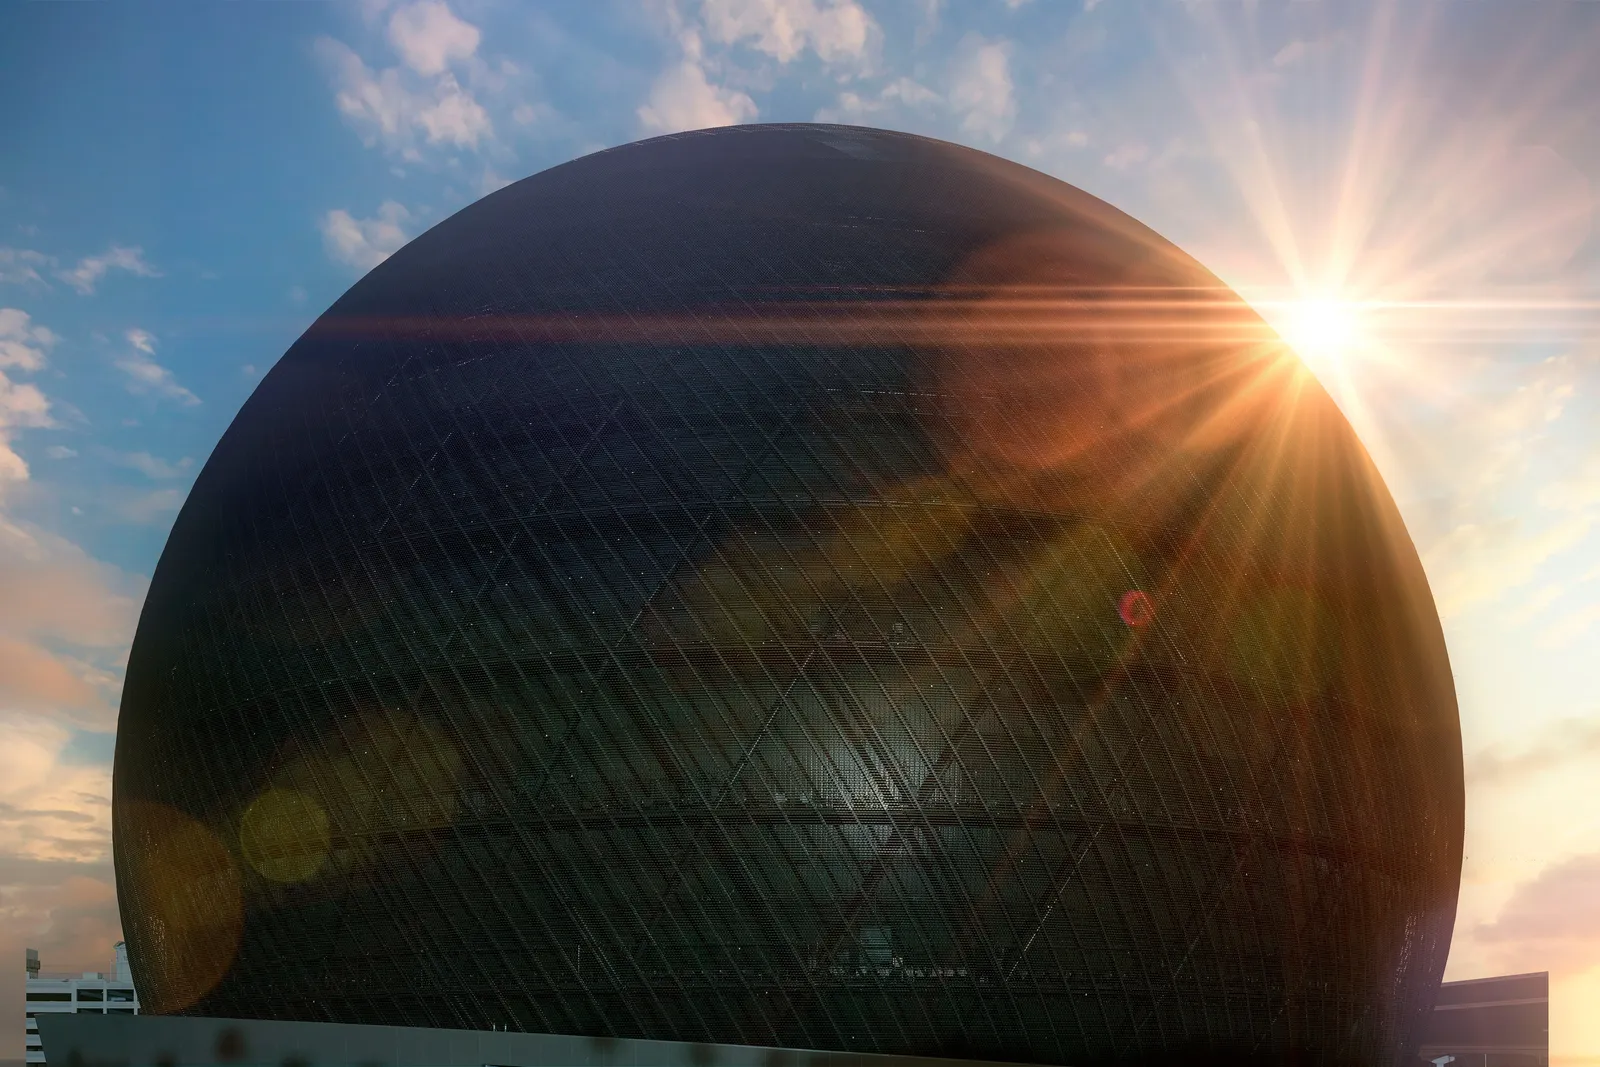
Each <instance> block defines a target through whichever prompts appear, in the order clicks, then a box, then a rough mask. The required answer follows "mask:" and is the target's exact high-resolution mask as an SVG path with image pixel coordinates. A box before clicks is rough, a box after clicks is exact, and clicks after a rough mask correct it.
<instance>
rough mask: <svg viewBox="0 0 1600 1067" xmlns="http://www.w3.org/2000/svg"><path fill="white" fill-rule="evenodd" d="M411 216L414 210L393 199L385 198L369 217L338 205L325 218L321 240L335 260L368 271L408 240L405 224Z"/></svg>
mask: <svg viewBox="0 0 1600 1067" xmlns="http://www.w3.org/2000/svg"><path fill="white" fill-rule="evenodd" d="M410 219H411V212H409V211H407V210H406V209H405V207H404V206H403V205H401V204H399V203H396V202H395V201H393V200H385V201H384V202H383V203H382V204H381V205H379V207H378V213H377V215H375V216H373V217H372V218H370V219H358V218H356V217H354V216H353V215H351V214H350V213H349V212H348V211H345V210H343V209H342V208H339V209H335V210H333V211H330V212H328V213H327V214H326V215H324V216H323V217H322V241H323V244H324V245H325V246H326V247H327V250H328V255H329V256H331V257H333V259H334V261H335V262H337V263H344V264H348V265H349V266H352V267H355V268H356V269H357V270H360V271H369V270H371V269H372V268H373V267H376V266H377V265H378V264H379V263H382V262H383V261H384V260H386V259H388V258H389V256H390V255H392V254H393V253H394V252H395V251H396V250H397V249H398V248H399V247H400V246H401V245H403V244H405V243H406V240H407V238H406V232H405V229H404V225H403V224H404V223H406V222H409V221H410Z"/></svg>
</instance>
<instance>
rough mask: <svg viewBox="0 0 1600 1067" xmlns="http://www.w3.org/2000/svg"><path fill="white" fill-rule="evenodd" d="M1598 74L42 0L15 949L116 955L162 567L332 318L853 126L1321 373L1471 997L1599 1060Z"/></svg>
mask: <svg viewBox="0 0 1600 1067" xmlns="http://www.w3.org/2000/svg"><path fill="white" fill-rule="evenodd" d="M1596 55H1600V5H1596V4H1587V3H1556V2H1549V3H1540V4H1528V3H1511V2H1503V3H1490V2H1483V3H1472V4H1467V3H1436V2H1431V0H1408V2H1406V3H1403V4H1401V3H1398V2H1391V3H1384V2H1381V0H1339V2H1337V3H1333V2H1329V3H1317V2H1306V0H1302V2H1292V3H1268V2H1264V0H1263V2H1261V3H1245V2H1244V0H1226V2H1223V0H1216V2H1212V0H1167V2H1136V0H1098V2H1097V0H1056V2H1052V0H1022V2H1017V0H961V2H959V3H958V2H955V0H942V2H941V0H894V2H890V0H653V2H647V3H646V2H607V0H591V2H586V3H576V2H574V3H550V4H542V5H536V4H524V3H505V2H478V0H448V2H443V0H401V2H389V3H385V2H381V0H372V2H368V3H351V4H348V5H336V4H316V5H312V4H251V5H242V4H241V5H226V6H220V5H219V6H212V5H199V4H179V3H174V4H163V5H137V6H135V5H125V6H118V5H8V6H5V7H0V99H4V100H7V101H10V102H11V106H9V107H7V108H6V109H4V117H3V118H0V143H3V144H4V146H5V148H4V150H3V151H0V375H3V376H4V377H3V378H0V730H4V731H5V733H4V736H5V738H6V739H7V740H6V743H5V744H4V745H0V953H11V952H13V948H14V943H15V950H16V951H20V947H21V944H22V942H23V941H26V942H27V943H29V944H33V945H36V946H37V947H40V948H41V949H42V950H44V954H45V956H46V958H47V965H49V961H54V963H55V965H56V966H59V967H62V968H69V967H70V968H79V969H81V968H86V967H95V966H99V965H101V961H102V959H103V958H104V957H106V956H107V954H108V952H109V944H110V941H111V940H112V939H113V938H114V936H115V935H116V931H117V923H116V917H115V908H114V897H113V890H112V887H111V883H110V879H109V866H108V856H109V831H108V813H109V806H108V803H107V799H106V798H107V797H109V763H110V738H111V736H112V734H111V731H112V730H113V729H114V724H115V707H116V700H117V693H118V688H119V686H120V682H121V665H122V663H123V660H124V659H125V657H126V653H127V647H128V643H129V642H130V641H131V637H132V632H133V626H134V624H135V621H136V618H137V611H138V606H139V603H140V599H141V597H142V595H143V589H144V583H145V580H146V577H147V576H148V575H149V574H150V572H151V570H152V569H153V568H154V565H155V562H156V559H157V558H158V556H159V553H160V550H161V547H162V544H163V542H164V540H165V537H166V533H167V529H168V528H169V526H170V523H171V521H172V518H173V515H174V514H175V513H176V510H177V507H178V506H179V505H180V504H181V502H182V499H183V496H184V494H185V493H186V491H187V489H188V486H189V484H190V483H191V481H192V479H193V477H194V475H195V473H196V471H197V469H198V468H199V466H201V465H202V464H203V463H204V462H205V458H206V456H207V455H208V454H209V452H210V450H211V448H212V446H213V445H214V444H215V442H216V440H217V439H218V437H219V436H220V435H221V433H222V432H223V430H224V429H225V428H226V427H227V425H228V423H229V421H230V420H231V419H232V417H233V415H234V413H235V412H236V411H237V410H238V408H239V405H240V404H241V403H242V402H243V401H244V399H245V397H247V396H248V395H249V393H250V390H251V389H252V388H253V387H254V384H255V383H256V381H258V380H259V377H260V375H261V374H262V373H263V372H264V371H265V370H266V369H267V368H268V367H270V366H271V364H272V363H273V361H274V360H275V359H276V358H277V357H278V356H279V355H280V354H281V353H282V352H283V351H284V350H285V349H286V348H287V347H288V346H289V344H290V343H291V342H292V341H293V340H294V338H295V337H297V336H298V335H299V333H300V332H301V331H302V330H303V329H305V327H306V326H307V325H308V324H309V323H310V322H311V320H312V319H313V318H314V317H315V316H316V314H317V313H318V312H320V310H321V309H323V308H325V307H326V306H328V304H330V303H331V302H332V301H333V300H334V299H335V298H336V297H337V296H338V295H339V294H340V293H341V292H342V291H343V290H344V289H345V288H346V287H347V286H349V285H350V284H351V283H352V282H353V281H354V280H355V279H356V278H358V277H359V276H360V275H361V273H362V272H363V271H365V270H366V269H368V268H370V267H371V266H372V265H373V264H375V263H376V262H378V261H380V260H381V258H382V257H383V256H385V255H387V254H388V253H390V252H392V251H393V250H394V249H395V248H397V247H399V246H400V245H401V244H402V243H404V241H406V240H408V239H409V238H411V237H414V236H415V235H416V234H418V233H420V232H421V231H422V230H424V229H426V228H427V227H428V226H430V225H432V224H433V223H435V222H437V221H439V220H441V219H443V218H445V217H447V216H448V215H450V214H451V213H453V212H454V211H456V210H458V209H459V208H461V207H463V206H465V205H466V204H468V203H470V202H472V201H473V200H474V199H476V198H478V197H479V196H481V195H483V194H484V193H486V192H488V191H491V190H493V189H494V188H497V187H499V186H500V185H503V184H505V183H506V182H507V181H511V180H515V179H517V178H520V177H523V176H526V175H528V174H531V173H534V172H536V171H539V170H542V169H544V168H546V167H549V166H552V165H554V164H556V163H560V162H562V161H565V160H567V159H570V158H573V157H574V156H577V155H581V154H584V153H586V152H589V151H593V150H595V149H597V148H601V147H605V146H609V145H615V144H620V143H623V142H626V141H630V140H634V139H637V138H639V137H643V136H648V135H651V134H654V133H660V132H667V131H671V130H677V129H684V128H693V127H698V126H705V125H717V124H724V123H729V122H743V121H797V120H799V121H804V120H813V119H821V120H825V121H838V122H854V123H861V124H866V125H876V126H884V127H890V128H896V129H905V130H911V131H914V132H918V133H925V134H930V135H933V136H938V137H943V138H947V139H950V140H955V141H959V142H962V143H966V144H970V145H972V146H974V147H978V148H982V149H985V150H988V151H992V152H996V153H998V154H1000V155H1003V156H1006V157H1009V158H1012V159H1015V160H1018V161H1020V162H1023V163H1026V164H1029V165H1031V166H1035V167H1038V168H1040V169H1042V170H1045V171H1047V172H1049V173H1051V174H1054V175H1056V176H1058V177H1060V178H1062V179H1064V180H1066V181H1069V182H1072V183H1073V184H1076V185H1078V186H1080V187H1081V188H1084V189H1086V190H1088V191H1089V192H1091V193H1094V194H1096V195H1098V196H1101V197H1103V198H1105V199H1107V200H1109V201H1110V202H1112V203H1113V204H1115V205H1117V206H1118V207H1121V208H1123V209H1124V210H1126V211H1129V212H1130V213H1132V214H1133V215H1135V216H1136V217H1138V218H1139V219H1141V220H1142V221H1144V222H1146V223H1148V224H1149V225H1151V226H1153V227H1154V228H1155V229H1157V230H1158V231H1160V232H1162V233H1163V234H1164V235H1166V236H1167V237H1169V238H1171V239H1172V240H1174V241H1176V242H1177V243H1179V244H1180V245H1182V246H1183V247H1184V248H1186V249H1187V250H1188V251H1190V252H1191V253H1193V254H1195V255H1196V256H1197V257H1198V258H1200V259H1201V260H1202V262H1205V263H1206V264H1207V265H1208V266H1210V267H1211V268H1212V269H1213V270H1215V271H1216V272H1217V273H1218V274H1219V275H1221V276H1222V277H1223V278H1224V279H1225V280H1226V281H1228V282H1229V283H1230V284H1233V285H1236V286H1238V287H1239V288H1240V289H1241V291H1243V292H1244V293H1245V294H1246V295H1247V296H1249V297H1250V298H1251V299H1252V300H1255V301H1256V302H1257V303H1258V306H1260V307H1261V308H1262V310H1263V312H1264V313H1266V314H1267V315H1268V317H1269V318H1271V319H1272V320H1273V321H1274V322H1275V323H1278V324H1280V326H1281V327H1282V328H1283V329H1284V330H1285V331H1286V333H1287V334H1289V335H1290V336H1291V340H1295V341H1296V342H1297V344H1298V345H1299V346H1300V347H1301V348H1302V350H1303V352H1304V353H1305V355H1306V358H1307V361H1308V363H1310V364H1311V365H1312V366H1313V369H1315V370H1316V371H1317V373H1318V374H1319V376H1320V377H1321V378H1322V379H1323V381H1324V382H1325V383H1326V384H1327V385H1328V387H1329V389H1330V391H1332V392H1333V393H1334V395H1335V396H1336V398H1337V399H1338V400H1339V401H1340V403H1341V405H1342V406H1343V407H1344V409H1345V411H1346V412H1347V413H1348V414H1349V415H1350V416H1351V419H1352V421H1353V422H1354V423H1355V424H1356V426H1357V428H1358V430H1359V431H1360V432H1361V434H1362V436H1363V439H1364V440H1365V441H1366V443H1367V445H1368V447H1369V448H1370V449H1371V450H1372V451H1373V453H1374V455H1375V456H1376V458H1377V459H1378V462H1379V464H1380V466H1381V467H1382V469H1383V471H1384V473H1385V476H1386V478H1387V479H1388V481H1389V483H1390V486H1391V488H1392V489H1393V490H1394V492H1395V494H1396V497H1397V499H1398V500H1399V501H1400V504H1401V507H1402V510H1403V512H1404V513H1405V515H1406V518H1407V522H1408V525H1409V526H1410V528H1411V530H1412V533H1413V536H1414V538H1415V540H1416V541H1417V544H1418V547H1419V549H1420V550H1421V551H1422V553H1423V557H1424V561H1425V563H1426V566H1427V567H1428V571H1429V576H1430V580H1431V582H1432V584H1433V587H1434V591H1435V595H1436V597H1437V599H1438V600H1439V604H1440V608H1441V613H1442V614H1443V616H1444V619H1445V626H1446V632H1447V638H1448V640H1449V643H1450V649H1451V655H1452V661H1453V664H1454V667H1455V670H1456V677H1457V684H1458V688H1459V691H1460V697H1461V705H1462V715H1463V726H1464V733H1465V737H1466V749H1467V761H1468V773H1469V779H1468V781H1469V827H1468V848H1467V853H1468V860H1467V869H1466V873H1465V876H1464V881H1463V892H1462V911H1461V919H1460V922H1459V923H1458V927H1457V936H1456V942H1455V948H1454V952H1453V956H1452V963H1451V975H1452V976H1453V977H1467V976H1472V975H1480V974H1487V973H1497V972H1504V971H1510V970H1535V969H1546V968H1548V969H1550V970H1552V971H1553V972H1554V975H1555V979H1556V1002H1557V1003H1556V1007H1555V1009H1554V1015H1555V1020H1556V1028H1555V1034H1554V1036H1553V1041H1554V1043H1555V1046H1556V1048H1557V1051H1558V1053H1560V1054H1561V1055H1563V1056H1565V1057H1567V1058H1568V1060H1569V1061H1570V1062H1579V1061H1580V1060H1581V1059H1584V1058H1592V1059H1593V1060H1594V1061H1595V1062H1600V1011H1596V1010H1585V1006H1586V1005H1587V1006H1588V1007H1589V1008H1593V1007H1594V1006H1595V1005H1600V803H1596V801H1595V796H1594V791H1593V786H1592V784H1591V783H1592V782H1594V781H1596V780H1600V777H1597V774H1600V698H1597V696H1596V689H1597V686H1596V684H1595V664H1596V662H1597V660H1600V403H1597V400H1596V393H1597V390H1600V343H1597V342H1600V316H1597V313H1596V306H1597V301H1600V236H1597V231H1600V220H1597V219H1596V218H1595V213H1596V210H1597V206H1600V205H1597V200H1596V197H1597V193H1600V127H1596V125H1595V123H1594V121H1593V113H1594V111H1595V109H1596V108H1600V64H1597V63H1595V62H1594V61H1593V57H1594V56H1596ZM1590 68H1594V69H1590ZM1590 1016H1593V1017H1594V1019H1590V1018H1589V1017H1590ZM7 1025H9V1024H7ZM19 1033H20V1032H19ZM5 1040H10V1039H5ZM17 1041H18V1045H20V1037H18V1038H17ZM0 1055H5V1053H4V1051H3V1049H0Z"/></svg>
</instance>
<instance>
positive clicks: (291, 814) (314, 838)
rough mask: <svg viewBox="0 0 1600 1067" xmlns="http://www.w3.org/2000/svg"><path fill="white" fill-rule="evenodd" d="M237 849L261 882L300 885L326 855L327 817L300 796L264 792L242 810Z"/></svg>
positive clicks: (279, 791)
mask: <svg viewBox="0 0 1600 1067" xmlns="http://www.w3.org/2000/svg"><path fill="white" fill-rule="evenodd" d="M239 846H240V848H241V850H242V851H243V852H244V858H245V859H246V860H247V861H249V864H250V866H251V867H253V868H254V869H255V871H256V873H257V874H259V875H261V876H262V877H263V878H268V879H271V880H272V881H274V882H303V881H305V880H306V879H308V878H310V877H311V876H312V875H314V874H316V873H317V871H318V870H319V869H320V868H321V867H322V861H323V860H324V859H325V858H326V857H327V855H328V814H327V812H325V811H323V810H322V805H320V804H318V803H317V802H316V801H315V800H312V799H311V798H310V797H308V796H306V795H305V794H304V793H300V792H297V791H295V790H293V789H268V790H267V791H266V792H264V793H262V794H261V795H260V796H258V797H256V799H255V800H253V801H251V802H250V806H249V807H248V808H246V809H245V811H244V818H243V819H242V820H240V827H239Z"/></svg>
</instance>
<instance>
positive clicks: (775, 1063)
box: [39, 1014, 984, 1067]
mask: <svg viewBox="0 0 1600 1067" xmlns="http://www.w3.org/2000/svg"><path fill="white" fill-rule="evenodd" d="M39 1033H40V1036H41V1038H42V1039H43V1043H44V1051H45V1058H46V1060H47V1061H48V1062H49V1063H50V1064H51V1065H52V1067H69V1065H70V1067H201V1065H206V1067H209V1065H213V1064H215V1065H223V1064H227V1065H241V1067H242V1065H251V1067H257V1065H259V1067H269V1065H270V1067H279V1065H281V1067H486V1065H497V1067H982V1065H983V1063H984V1061H980V1060H944V1059H926V1058H920V1057H914V1056H876V1055H870V1054H864V1053H854V1052H818V1051H813V1050H806V1049H782V1048H755V1047H752V1046H749V1045H704V1044H693V1043H690V1042H686V1041H635V1040H629V1039H614V1038H600V1037H567V1036H563V1035H559V1034H513V1033H492V1032H489V1031H483V1030H438V1029H428V1028H423V1027H410V1026H359V1025H346V1024H341V1023H305V1022H268V1021H263V1020H260V1019H191V1018H182V1017H178V1016H165V1017H161V1016H154V1015H138V1016H127V1017H125V1018H124V1017H117V1016H106V1015H69V1014H61V1015H49V1016H43V1015H41V1016H40V1018H39Z"/></svg>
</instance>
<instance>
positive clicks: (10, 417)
mask: <svg viewBox="0 0 1600 1067" xmlns="http://www.w3.org/2000/svg"><path fill="white" fill-rule="evenodd" d="M55 343H56V335H55V334H54V333H52V332H51V331H50V330H48V329H46V328H45V327H43V326H35V325H33V320H32V319H31V318H30V317H29V316H28V314H27V312H24V311H21V310H18V309H17V308H0V495H4V492H5V487H6V484H7V483H8V482H25V481H27V480H28V464H27V462H26V461H25V460H24V459H23V458H22V457H21V456H19V455H18V454H17V452H16V450H15V449H13V448H12V447H11V441H12V439H13V437H15V435H16V431H18V430H21V429H29V428H38V427H46V426H53V425H55V422H54V420H53V419H51V417H50V401H49V400H48V399H46V398H45V395H44V393H42V392H40V390H39V387H38V386H36V385H34V384H33V383H31V382H19V381H13V380H12V378H11V377H10V376H9V375H7V374H6V372H5V369H3V368H10V369H12V370H19V371H35V370H39V369H40V368H41V367H43V366H44V360H45V356H44V350H45V349H46V348H48V347H50V346H51V345H53V344H55Z"/></svg>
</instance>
